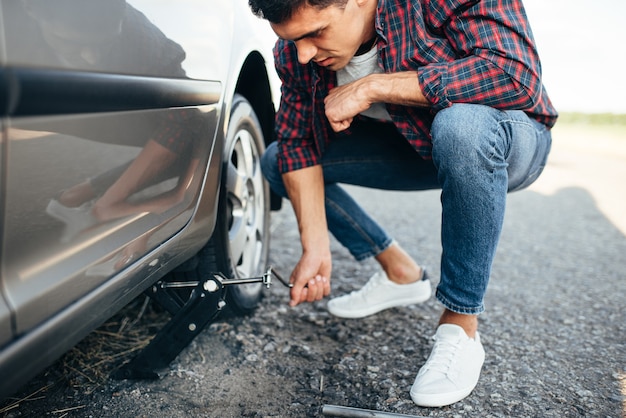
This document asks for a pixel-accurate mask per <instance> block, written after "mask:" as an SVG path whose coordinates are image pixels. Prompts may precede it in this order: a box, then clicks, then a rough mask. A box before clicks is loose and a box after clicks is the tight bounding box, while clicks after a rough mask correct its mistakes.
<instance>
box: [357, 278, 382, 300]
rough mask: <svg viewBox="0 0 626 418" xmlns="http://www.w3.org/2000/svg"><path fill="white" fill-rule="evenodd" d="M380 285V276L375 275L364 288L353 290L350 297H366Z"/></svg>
mask: <svg viewBox="0 0 626 418" xmlns="http://www.w3.org/2000/svg"><path fill="white" fill-rule="evenodd" d="M380 283H381V277H380V274H376V276H374V277H372V278H371V279H370V280H368V281H367V283H365V286H363V287H362V288H360V289H359V290H353V291H352V292H350V296H359V295H367V294H369V293H370V290H372V288H374V287H377V286H378V285H380Z"/></svg>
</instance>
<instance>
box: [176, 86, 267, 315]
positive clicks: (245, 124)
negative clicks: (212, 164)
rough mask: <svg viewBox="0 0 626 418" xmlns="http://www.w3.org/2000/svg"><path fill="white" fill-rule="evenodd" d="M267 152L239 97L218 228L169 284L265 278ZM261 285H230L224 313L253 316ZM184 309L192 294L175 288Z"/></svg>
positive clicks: (223, 172)
mask: <svg viewBox="0 0 626 418" xmlns="http://www.w3.org/2000/svg"><path fill="white" fill-rule="evenodd" d="M264 150H265V145H264V139H263V133H262V130H261V125H260V123H259V121H258V119H257V117H256V115H255V113H254V109H253V108H252V106H251V105H250V103H249V102H248V101H247V100H246V99H245V98H244V97H243V96H241V95H235V97H234V98H233V103H232V106H231V113H230V121H229V123H228V130H227V132H226V138H225V141H224V151H223V152H224V154H223V157H222V164H223V166H222V170H221V180H220V181H221V184H220V191H219V195H218V199H219V202H218V214H217V220H216V224H215V230H214V232H213V235H212V236H211V238H210V240H209V242H208V243H207V244H206V245H205V246H204V247H203V248H202V249H201V250H200V252H199V253H198V255H197V256H196V257H194V258H193V259H192V260H190V261H189V262H188V263H185V264H186V265H187V266H188V267H184V266H181V268H179V269H177V270H175V271H174V272H172V273H170V275H169V277H168V278H167V279H166V280H167V281H202V280H204V279H206V278H207V277H208V276H209V275H210V274H211V273H215V272H219V273H222V274H223V275H224V276H226V277H227V278H237V279H242V278H249V277H257V276H260V275H262V274H263V273H264V272H265V269H266V268H267V261H268V256H269V244H270V236H269V221H270V191H269V186H268V184H267V182H266V181H265V180H264V179H263V175H262V173H261V166H260V158H261V155H262V153H263V151H264ZM262 286H263V285H262V283H253V284H246V285H232V286H227V287H226V296H225V299H226V307H227V309H226V310H225V312H224V313H228V314H234V315H245V314H249V313H251V312H252V311H253V310H254V309H255V308H256V307H257V305H258V303H259V301H260V300H261V293H262ZM172 290H173V292H172V293H171V295H172V296H173V297H174V298H176V299H177V304H178V305H180V306H182V305H183V304H184V303H185V301H186V300H187V299H188V298H189V295H190V291H185V290H182V289H172Z"/></svg>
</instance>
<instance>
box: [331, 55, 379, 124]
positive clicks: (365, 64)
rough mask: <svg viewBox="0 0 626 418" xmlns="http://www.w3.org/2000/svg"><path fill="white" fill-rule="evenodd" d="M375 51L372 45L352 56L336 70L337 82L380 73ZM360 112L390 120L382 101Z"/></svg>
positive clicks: (348, 81)
mask: <svg viewBox="0 0 626 418" xmlns="http://www.w3.org/2000/svg"><path fill="white" fill-rule="evenodd" d="M377 52H378V48H377V47H376V46H374V47H373V48H372V49H370V50H369V51H368V52H366V53H365V54H363V55H356V56H354V57H352V59H351V60H350V62H349V63H348V65H346V66H345V67H344V68H342V69H341V70H339V71H337V84H338V85H340V86H341V85H343V84H348V83H350V82H352V81H354V80H358V79H359V78H362V77H365V76H366V75H369V74H381V73H382V72H383V70H382V69H381V68H380V67H379V66H378V62H377V58H378V57H377ZM361 114H362V115H363V116H368V117H370V118H374V119H384V120H388V121H390V120H391V117H390V116H389V112H387V108H386V107H385V104H384V103H372V105H371V106H370V108H369V109H367V110H365V111H363V112H361Z"/></svg>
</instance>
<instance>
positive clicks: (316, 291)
mask: <svg viewBox="0 0 626 418" xmlns="http://www.w3.org/2000/svg"><path fill="white" fill-rule="evenodd" d="M330 273H331V257H330V253H329V252H322V253H320V254H311V253H305V254H303V255H302V258H300V261H299V262H298V264H297V265H296V268H295V269H294V270H293V273H291V279H290V282H291V283H293V287H292V288H291V300H290V302H289V305H290V306H296V305H298V304H299V303H302V302H315V301H316V300H321V299H322V298H323V297H325V296H328V295H329V294H330Z"/></svg>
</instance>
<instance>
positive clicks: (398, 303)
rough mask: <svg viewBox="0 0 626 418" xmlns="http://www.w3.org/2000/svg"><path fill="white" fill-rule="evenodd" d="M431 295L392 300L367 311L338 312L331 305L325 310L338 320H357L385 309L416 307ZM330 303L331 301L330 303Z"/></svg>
mask: <svg viewBox="0 0 626 418" xmlns="http://www.w3.org/2000/svg"><path fill="white" fill-rule="evenodd" d="M431 294H432V291H430V292H428V295H424V296H423V297H421V298H419V299H410V300H409V299H407V300H397V299H396V300H393V301H390V302H387V303H383V304H379V305H375V306H370V307H369V309H361V310H360V311H354V310H351V311H342V310H340V309H339V310H338V309H336V308H333V307H332V305H331V304H330V302H329V304H328V306H327V308H328V312H330V313H331V314H332V315H334V316H336V317H339V318H347V319H358V318H365V317H366V316H370V315H374V314H376V313H378V312H381V311H384V310H386V309H391V308H398V307H401V306H410V305H417V304H419V303H424V302H426V301H427V300H428V299H430V296H431ZM331 302H332V301H331Z"/></svg>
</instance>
